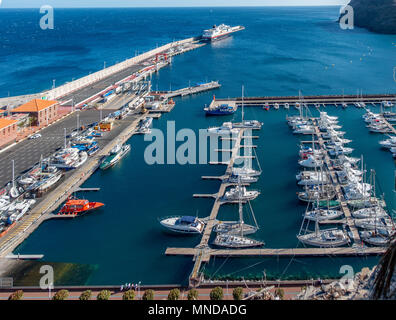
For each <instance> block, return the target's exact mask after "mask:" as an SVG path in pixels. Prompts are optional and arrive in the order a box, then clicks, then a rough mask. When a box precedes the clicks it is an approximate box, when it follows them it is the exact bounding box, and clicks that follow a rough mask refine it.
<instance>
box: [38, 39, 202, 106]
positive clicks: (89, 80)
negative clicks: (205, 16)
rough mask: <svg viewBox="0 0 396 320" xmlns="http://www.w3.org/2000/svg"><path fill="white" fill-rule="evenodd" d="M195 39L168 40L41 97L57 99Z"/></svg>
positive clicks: (44, 93) (47, 92)
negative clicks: (164, 43)
mask: <svg viewBox="0 0 396 320" xmlns="http://www.w3.org/2000/svg"><path fill="white" fill-rule="evenodd" d="M195 40H197V38H195V37H192V38H188V39H184V40H180V41H174V42H170V43H168V44H166V45H163V46H161V47H158V48H156V49H153V50H150V51H148V52H145V53H143V54H140V55H138V56H136V57H133V58H130V59H127V60H125V61H123V62H120V63H117V64H115V65H113V66H110V67H108V68H106V69H103V70H100V71H97V72H95V73H92V74H90V75H87V76H85V77H82V78H80V79H77V80H74V81H72V82H68V83H66V84H63V85H61V86H59V87H57V88H54V89H51V90H49V91H46V92H43V93H42V94H41V97H42V98H44V99H48V100H56V99H59V98H61V97H63V96H65V95H67V94H69V93H71V92H73V91H76V90H78V89H81V88H83V87H86V86H88V85H90V84H93V83H95V82H97V81H100V80H102V79H105V78H107V77H109V76H111V75H112V74H115V73H117V72H120V71H122V70H124V69H127V68H129V67H131V66H133V65H135V64H138V63H140V62H142V61H144V60H147V59H149V58H151V57H153V56H155V55H156V54H158V53H161V52H164V51H166V50H169V49H170V48H172V47H175V46H179V45H183V44H186V43H189V42H193V41H195Z"/></svg>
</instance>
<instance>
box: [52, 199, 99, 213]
mask: <svg viewBox="0 0 396 320" xmlns="http://www.w3.org/2000/svg"><path fill="white" fill-rule="evenodd" d="M103 206H104V204H103V203H101V202H90V201H88V200H85V199H77V198H73V197H70V198H69V199H68V200H67V201H66V203H65V204H64V205H63V206H62V208H61V209H60V211H59V212H58V215H72V216H81V215H84V214H86V213H88V212H91V211H93V210H97V209H99V208H101V207H103Z"/></svg>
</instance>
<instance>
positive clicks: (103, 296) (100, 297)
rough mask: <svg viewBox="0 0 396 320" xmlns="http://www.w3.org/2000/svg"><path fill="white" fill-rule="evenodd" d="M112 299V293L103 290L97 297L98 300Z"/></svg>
mask: <svg viewBox="0 0 396 320" xmlns="http://www.w3.org/2000/svg"><path fill="white" fill-rule="evenodd" d="M110 297H111V292H110V291H109V290H102V291H100V292H99V293H98V295H97V296H96V299H97V300H109V299H110Z"/></svg>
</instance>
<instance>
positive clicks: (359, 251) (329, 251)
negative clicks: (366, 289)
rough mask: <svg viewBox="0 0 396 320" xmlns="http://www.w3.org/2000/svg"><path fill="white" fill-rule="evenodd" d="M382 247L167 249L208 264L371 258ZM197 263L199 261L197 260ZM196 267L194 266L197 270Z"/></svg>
mask: <svg viewBox="0 0 396 320" xmlns="http://www.w3.org/2000/svg"><path fill="white" fill-rule="evenodd" d="M385 250H386V248H382V247H359V246H353V247H340V248H287V249H283V248H280V249H269V248H268V249H267V248H265V249H211V248H206V250H205V251H203V250H202V249H199V248H167V249H166V251H165V254H166V255H168V256H193V257H196V256H200V259H199V262H200V263H202V262H208V261H209V259H210V257H292V256H297V257H321V256H322V257H323V256H338V257H341V256H343V257H348V256H369V255H373V256H374V255H381V254H383V253H384V252H385ZM196 261H197V260H196ZM195 267H196V266H194V268H195Z"/></svg>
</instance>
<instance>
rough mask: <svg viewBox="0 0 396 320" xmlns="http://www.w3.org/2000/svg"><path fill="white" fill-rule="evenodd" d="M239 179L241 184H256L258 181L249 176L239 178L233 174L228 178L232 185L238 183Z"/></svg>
mask: <svg viewBox="0 0 396 320" xmlns="http://www.w3.org/2000/svg"><path fill="white" fill-rule="evenodd" d="M239 179H240V182H241V183H249V184H250V183H255V182H257V181H258V178H257V177H252V176H247V175H241V176H238V175H234V174H232V175H231V176H230V177H229V178H228V182H230V183H238V181H239Z"/></svg>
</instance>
